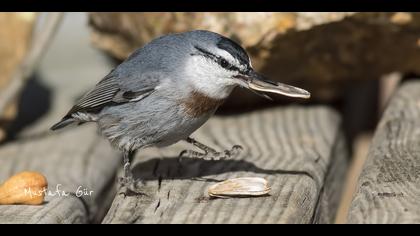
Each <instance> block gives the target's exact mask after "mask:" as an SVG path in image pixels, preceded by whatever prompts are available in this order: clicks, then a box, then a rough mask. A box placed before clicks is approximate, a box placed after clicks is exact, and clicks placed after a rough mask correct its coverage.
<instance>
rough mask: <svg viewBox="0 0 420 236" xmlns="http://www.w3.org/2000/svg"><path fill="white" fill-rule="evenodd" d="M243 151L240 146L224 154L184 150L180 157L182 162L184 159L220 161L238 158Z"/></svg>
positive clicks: (225, 151) (235, 146)
mask: <svg viewBox="0 0 420 236" xmlns="http://www.w3.org/2000/svg"><path fill="white" fill-rule="evenodd" d="M242 150H243V148H242V146H240V145H234V146H233V147H232V148H231V149H230V150H224V151H223V152H216V151H213V150H211V151H208V150H204V151H205V152H204V153H201V152H197V151H193V150H184V151H182V152H181V153H180V154H179V157H180V160H182V158H184V157H187V158H192V159H203V160H212V161H219V160H225V159H229V158H234V157H236V156H238V155H239V154H240V153H241V151H242Z"/></svg>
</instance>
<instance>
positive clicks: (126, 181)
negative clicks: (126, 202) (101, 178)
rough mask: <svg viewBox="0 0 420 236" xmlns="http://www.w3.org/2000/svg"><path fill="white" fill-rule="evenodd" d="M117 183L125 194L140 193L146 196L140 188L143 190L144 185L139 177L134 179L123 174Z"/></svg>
mask: <svg viewBox="0 0 420 236" xmlns="http://www.w3.org/2000/svg"><path fill="white" fill-rule="evenodd" d="M118 184H119V186H120V189H122V188H123V189H124V190H125V191H123V192H125V193H126V194H130V193H131V194H136V195H142V196H147V194H145V193H144V192H142V190H144V189H143V188H142V187H143V186H145V183H144V182H143V181H142V180H141V179H136V180H135V179H134V178H133V177H132V176H128V177H126V176H124V177H120V178H119V179H118Z"/></svg>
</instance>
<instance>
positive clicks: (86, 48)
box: [0, 12, 420, 222]
mask: <svg viewBox="0 0 420 236" xmlns="http://www.w3.org/2000/svg"><path fill="white" fill-rule="evenodd" d="M54 14H55V15H54ZM0 28H1V30H0V71H1V72H2V73H0V143H3V144H4V143H7V142H10V141H13V140H24V139H32V138H37V137H40V136H43V135H48V129H49V127H50V126H51V125H52V124H54V123H55V122H56V121H58V120H59V119H60V118H61V117H62V116H63V115H64V114H65V113H66V112H67V111H68V109H69V108H70V107H71V105H72V104H73V103H74V102H75V101H76V100H77V99H78V98H79V97H80V96H82V95H83V94H84V93H85V92H87V90H89V89H90V88H92V86H93V85H94V84H95V83H96V82H97V81H99V80H100V79H101V78H102V77H104V76H105V75H106V74H107V73H108V72H109V71H110V70H111V69H112V68H113V67H115V66H116V65H117V64H118V63H120V62H121V61H123V60H124V59H125V58H126V57H127V56H128V55H129V54H130V53H131V52H132V51H133V50H135V49H136V48H138V47H140V46H142V45H144V44H145V43H147V42H149V41H150V40H152V39H153V38H155V37H158V36H161V35H163V34H167V33H173V32H182V31H187V30H193V29H207V30H211V31H214V32H217V33H220V34H223V35H225V36H227V37H230V38H232V39H234V40H236V41H237V42H238V43H240V44H241V45H243V46H244V48H245V49H246V50H247V51H248V52H249V53H250V56H251V59H252V64H253V65H254V67H255V68H256V69H257V70H258V71H261V72H262V73H263V74H265V75H267V76H268V77H269V78H271V79H272V80H278V81H281V82H286V83H289V84H291V85H295V86H299V87H302V88H304V89H306V90H309V91H310V92H311V93H312V95H313V97H312V99H310V100H309V101H296V100H293V99H288V98H285V97H280V96H276V97H274V98H275V99H274V101H267V100H263V99H262V98H260V97H258V96H256V95H254V94H252V93H248V92H246V91H244V90H239V89H237V90H235V91H234V94H233V95H232V96H231V97H230V99H229V100H228V101H227V102H226V103H225V104H224V105H223V107H221V109H220V110H219V111H218V115H229V114H237V113H242V112H246V111H249V110H254V109H259V108H261V107H268V106H276V105H285V104H291V103H300V104H301V105H304V106H311V105H315V104H324V105H328V106H331V107H333V108H335V109H337V110H338V111H339V112H340V113H341V114H342V118H343V126H344V127H343V128H344V130H345V132H346V136H347V141H348V144H349V147H351V150H352V160H351V161H352V163H353V164H352V165H351V167H350V170H349V174H348V180H347V183H346V186H347V187H346V190H345V194H344V198H343V204H342V206H341V209H340V212H342V214H341V215H340V214H339V215H338V218H337V222H341V221H344V218H345V214H344V213H345V212H346V209H347V207H348V203H349V202H350V201H351V195H352V192H353V190H354V186H355V182H356V180H357V176H358V174H359V172H360V168H361V166H362V164H363V162H364V158H365V157H366V152H367V149H368V147H369V143H370V140H371V136H372V132H373V130H374V128H375V126H376V124H377V121H378V119H379V118H380V115H381V112H382V111H383V108H384V106H385V105H386V103H387V101H388V99H389V97H390V95H391V94H392V92H393V91H394V89H395V87H396V86H397V84H398V83H399V82H400V81H401V80H404V79H406V78H411V77H414V75H418V74H420V66H418V65H420V13H406V12H394V13H354V12H340V13H333V12H329V13H319V12H318V13H66V14H60V13H0ZM346 202H347V205H346ZM340 217H341V218H340Z"/></svg>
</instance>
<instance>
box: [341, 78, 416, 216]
mask: <svg viewBox="0 0 420 236" xmlns="http://www.w3.org/2000/svg"><path fill="white" fill-rule="evenodd" d="M419 199H420V82H419V81H410V82H406V83H404V84H403V85H402V86H401V87H400V88H399V89H398V91H397V92H396V94H395V95H394V96H393V98H392V99H391V101H390V104H389V105H388V107H387V109H386V111H385V113H384V115H383V117H382V119H381V121H380V123H379V125H378V127H377V130H376V132H375V135H374V138H373V141H372V146H371V148H370V150H369V154H368V159H367V161H366V163H365V166H364V169H363V171H362V173H361V175H360V177H359V180H358V185H357V192H356V193H355V196H354V199H353V201H352V205H351V208H350V211H349V215H348V222H349V223H420V205H419Z"/></svg>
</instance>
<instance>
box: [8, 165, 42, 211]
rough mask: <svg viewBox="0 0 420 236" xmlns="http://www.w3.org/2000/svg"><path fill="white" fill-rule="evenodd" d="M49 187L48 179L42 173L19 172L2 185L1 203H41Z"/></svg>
mask: <svg viewBox="0 0 420 236" xmlns="http://www.w3.org/2000/svg"><path fill="white" fill-rule="evenodd" d="M47 188H48V183H47V179H46V178H45V177H44V176H43V175H42V174H40V173H37V172H30V171H25V172H21V173H18V174H16V175H14V176H12V177H11V178H9V179H8V180H6V181H5V182H4V183H3V184H2V185H1V186H0V205H12V204H22V205H40V204H42V203H43V202H44V197H45V192H46V190H47Z"/></svg>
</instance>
